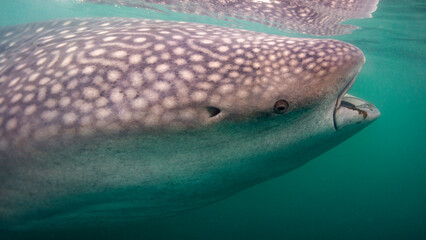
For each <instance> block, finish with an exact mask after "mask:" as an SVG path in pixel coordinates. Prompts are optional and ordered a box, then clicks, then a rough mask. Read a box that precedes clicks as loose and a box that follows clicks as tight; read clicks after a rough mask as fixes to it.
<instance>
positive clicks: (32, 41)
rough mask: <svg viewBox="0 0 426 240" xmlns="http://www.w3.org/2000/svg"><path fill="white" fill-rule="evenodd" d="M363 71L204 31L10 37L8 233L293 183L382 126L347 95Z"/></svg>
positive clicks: (6, 73) (333, 47)
mask: <svg viewBox="0 0 426 240" xmlns="http://www.w3.org/2000/svg"><path fill="white" fill-rule="evenodd" d="M363 63H364V55H363V54H362V52H361V51H360V50H359V49H358V48H356V47H354V46H352V45H350V44H347V43H344V42H340V41H336V40H321V39H304V38H288V37H283V36H274V35H267V34H263V33H255V32H250V31H245V30H237V29H229V28H223V27H217V26H212V25H204V24H195V23H183V22H167V21H154V20H141V19H123V18H89V19H70V20H59V21H50V22H43V23H31V24H26V25H20V26H12V27H5V28H1V29H0V229H2V228H6V229H10V228H14V227H17V226H26V227H27V228H39V227H40V229H41V228H44V227H49V226H56V224H58V225H60V226H61V227H64V226H65V225H66V226H67V227H72V228H79V227H81V226H86V225H90V224H91V225H93V224H94V225H96V224H97V223H98V222H99V221H98V220H99V219H102V220H103V223H107V222H108V223H111V224H115V223H119V222H128V221H139V220H146V219H151V218H152V217H159V216H165V215H172V214H176V213H179V212H182V211H185V210H188V209H193V208H196V207H201V206H205V205H208V204H210V203H212V202H215V201H218V200H221V199H223V198H226V197H228V196H230V195H232V194H234V193H236V192H238V191H241V190H242V189H245V188H247V187H249V186H251V185H253V184H256V183H259V182H262V181H265V180H267V179H270V178H272V177H275V176H278V175H281V174H283V173H285V172H288V171H290V170H292V169H294V168H296V167H298V166H301V165H302V164H304V163H305V162H307V161H309V160H311V159H313V158H314V157H316V156H317V155H319V154H321V153H322V152H324V151H326V150H328V149H330V148H332V147H333V146H335V145H336V144H338V143H340V142H341V141H343V140H344V139H345V138H347V137H350V136H351V135H353V134H354V133H355V132H357V131H359V130H361V129H362V128H363V127H365V126H366V125H368V124H369V123H371V122H372V121H373V120H374V119H375V118H376V117H377V116H378V115H377V113H375V110H376V108H375V107H374V106H372V105H371V104H370V105H369V104H367V103H366V102H365V101H363V100H360V99H358V100H356V101H355V100H354V99H355V98H354V97H353V98H351V99H346V98H345V97H344V96H343V95H344V93H345V92H346V91H347V90H348V89H349V87H350V86H351V85H352V83H353V82H354V80H355V76H356V75H357V74H358V72H359V71H360V69H361V66H362V65H363ZM342 99H343V100H342ZM340 102H344V103H345V104H342V106H340ZM347 103H350V104H347ZM277 106H278V107H281V108H278V107H277ZM283 106H284V108H282V107H283ZM347 106H351V108H347ZM358 106H360V107H359V108H363V106H369V108H368V109H358ZM342 108H343V109H342ZM337 110H339V111H337ZM359 113H365V114H366V116H367V117H364V116H361V117H360V116H359ZM336 119H337V121H336ZM306 149H309V151H306Z"/></svg>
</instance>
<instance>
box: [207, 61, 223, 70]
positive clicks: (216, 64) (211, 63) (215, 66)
mask: <svg viewBox="0 0 426 240" xmlns="http://www.w3.org/2000/svg"><path fill="white" fill-rule="evenodd" d="M208 66H209V68H219V67H220V66H222V63H220V62H218V61H212V62H209V63H208Z"/></svg>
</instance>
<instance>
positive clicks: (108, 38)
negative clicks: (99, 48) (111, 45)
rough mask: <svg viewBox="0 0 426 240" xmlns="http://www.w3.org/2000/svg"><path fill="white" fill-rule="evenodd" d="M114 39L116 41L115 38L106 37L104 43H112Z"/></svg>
mask: <svg viewBox="0 0 426 240" xmlns="http://www.w3.org/2000/svg"><path fill="white" fill-rule="evenodd" d="M115 39H117V37H106V38H104V42H110V41H114V40H115Z"/></svg>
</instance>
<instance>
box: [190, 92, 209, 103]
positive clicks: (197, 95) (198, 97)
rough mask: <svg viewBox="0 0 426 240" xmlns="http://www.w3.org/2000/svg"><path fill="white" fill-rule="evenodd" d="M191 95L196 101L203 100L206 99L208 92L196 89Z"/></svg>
mask: <svg viewBox="0 0 426 240" xmlns="http://www.w3.org/2000/svg"><path fill="white" fill-rule="evenodd" d="M191 97H192V99H193V100H194V101H196V102H202V101H204V100H206V98H207V93H206V92H203V91H196V92H194V93H192V95H191Z"/></svg>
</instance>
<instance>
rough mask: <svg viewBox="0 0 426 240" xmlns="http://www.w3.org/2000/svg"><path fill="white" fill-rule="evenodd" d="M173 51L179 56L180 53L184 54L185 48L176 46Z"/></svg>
mask: <svg viewBox="0 0 426 240" xmlns="http://www.w3.org/2000/svg"><path fill="white" fill-rule="evenodd" d="M173 53H174V54H176V55H178V56H180V55H183V54H185V49H184V48H182V47H177V48H175V49H174V50H173Z"/></svg>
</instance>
